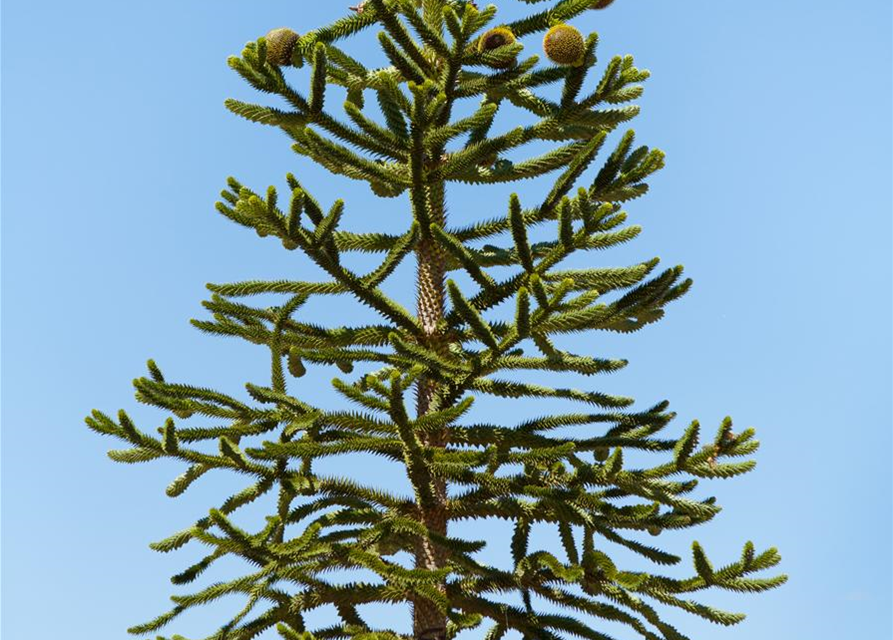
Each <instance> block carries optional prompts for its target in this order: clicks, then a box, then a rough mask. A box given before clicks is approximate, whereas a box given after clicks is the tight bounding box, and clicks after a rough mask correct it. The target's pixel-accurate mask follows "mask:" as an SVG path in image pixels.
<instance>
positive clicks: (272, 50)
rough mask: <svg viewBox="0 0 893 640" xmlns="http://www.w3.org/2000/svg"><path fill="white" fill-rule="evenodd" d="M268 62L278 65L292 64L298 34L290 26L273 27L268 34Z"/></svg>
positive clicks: (266, 37)
mask: <svg viewBox="0 0 893 640" xmlns="http://www.w3.org/2000/svg"><path fill="white" fill-rule="evenodd" d="M265 39H266V41H267V62H269V63H270V64H274V65H276V66H277V67H282V66H286V65H290V64H291V53H292V51H293V50H294V48H295V43H296V42H297V41H298V34H297V33H295V32H294V31H292V30H291V29H289V28H288V27H281V28H279V29H273V30H272V31H270V32H269V33H268V34H267V35H266V36H265Z"/></svg>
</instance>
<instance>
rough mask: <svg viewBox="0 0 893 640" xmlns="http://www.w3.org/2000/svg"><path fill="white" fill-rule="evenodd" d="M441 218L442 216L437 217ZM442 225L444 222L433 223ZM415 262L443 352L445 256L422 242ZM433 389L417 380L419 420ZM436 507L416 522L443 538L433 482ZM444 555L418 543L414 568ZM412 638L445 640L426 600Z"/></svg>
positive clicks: (416, 611)
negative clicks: (440, 324) (441, 324)
mask: <svg viewBox="0 0 893 640" xmlns="http://www.w3.org/2000/svg"><path fill="white" fill-rule="evenodd" d="M439 217H442V216H439ZM436 222H438V223H439V224H443V220H442V219H441V220H436ZM416 255H417V258H418V280H417V284H418V290H417V293H418V317H419V322H420V324H421V326H422V329H423V330H424V332H425V335H426V337H427V345H426V346H428V347H429V348H431V349H433V350H435V351H438V352H442V351H443V350H444V349H445V348H446V341H445V337H444V336H443V335H442V334H441V330H440V327H439V326H438V325H439V323H440V321H441V320H442V319H443V316H444V274H445V269H444V256H443V254H442V251H441V249H440V247H439V246H438V245H437V244H436V242H435V241H434V240H432V239H431V238H424V239H423V240H421V241H420V242H419V246H418V248H417V249H416ZM436 390H437V388H436V385H435V383H434V382H433V381H431V380H427V379H424V378H423V379H420V380H419V383H418V386H417V389H416V391H417V398H416V410H417V414H418V415H419V416H422V415H424V414H426V413H427V412H428V411H429V409H430V408H431V404H432V400H433V398H434V394H435V393H436ZM446 440H447V438H446V433H445V432H431V433H429V434H426V435H425V436H423V440H422V443H423V444H425V445H428V446H437V447H443V446H445V445H446ZM434 490H435V499H436V504H435V506H434V507H433V508H430V509H422V508H421V507H420V508H419V520H420V521H421V522H422V523H423V524H425V526H427V527H428V528H429V529H430V530H431V531H435V532H437V533H438V534H441V535H446V532H447V518H446V482H445V481H443V480H441V479H436V480H435V482H434ZM446 560H447V557H446V553H445V552H444V551H443V550H442V549H440V548H439V547H435V546H434V545H432V544H431V542H430V541H426V540H420V541H419V542H418V543H417V544H416V549H415V566H416V567H417V568H420V569H439V568H441V567H443V566H445V564H446ZM413 635H414V637H415V639H416V640H445V638H446V616H445V615H444V614H443V613H441V612H440V611H439V610H438V609H437V607H436V606H435V605H434V604H433V603H432V602H431V601H429V600H424V599H419V600H417V601H416V602H415V603H414V604H413Z"/></svg>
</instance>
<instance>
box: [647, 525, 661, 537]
mask: <svg viewBox="0 0 893 640" xmlns="http://www.w3.org/2000/svg"><path fill="white" fill-rule="evenodd" d="M660 532H661V528H660V527H654V526H651V527H648V533H650V534H651V535H653V536H659V535H660Z"/></svg>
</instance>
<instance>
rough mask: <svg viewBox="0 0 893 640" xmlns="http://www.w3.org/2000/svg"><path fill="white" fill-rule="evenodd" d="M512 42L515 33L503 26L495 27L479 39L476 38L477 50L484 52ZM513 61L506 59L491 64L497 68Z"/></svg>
mask: <svg viewBox="0 0 893 640" xmlns="http://www.w3.org/2000/svg"><path fill="white" fill-rule="evenodd" d="M514 42H515V34H514V33H512V32H511V30H509V29H507V28H505V27H496V28H495V29H490V30H489V31H487V32H486V33H485V34H484V35H482V36H481V38H480V40H478V52H479V53H484V52H485V51H493V50H494V49H498V48H499V47H504V46H505V45H507V44H514ZM514 62H515V60H508V61H506V62H504V63H502V64H500V65H498V66H497V65H493V66H494V67H497V68H504V67H510V66H512V64H513V63H514Z"/></svg>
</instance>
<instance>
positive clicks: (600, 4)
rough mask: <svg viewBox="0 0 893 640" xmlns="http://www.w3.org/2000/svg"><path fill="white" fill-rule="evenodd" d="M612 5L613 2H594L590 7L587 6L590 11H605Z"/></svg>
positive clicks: (610, 0) (599, 0) (608, 0)
mask: <svg viewBox="0 0 893 640" xmlns="http://www.w3.org/2000/svg"><path fill="white" fill-rule="evenodd" d="M613 3H614V0H595V2H593V3H592V4H591V5H589V8H590V9H607V8H608V7H610V6H611V5H612V4H613Z"/></svg>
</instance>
